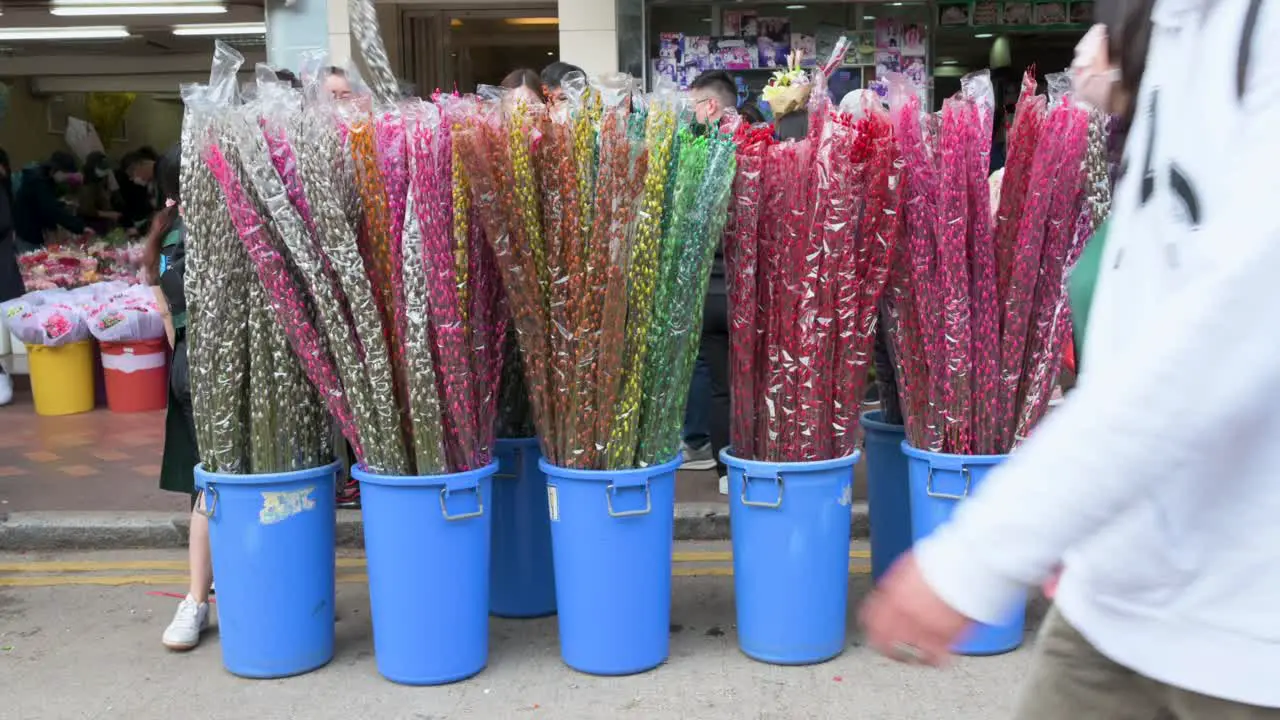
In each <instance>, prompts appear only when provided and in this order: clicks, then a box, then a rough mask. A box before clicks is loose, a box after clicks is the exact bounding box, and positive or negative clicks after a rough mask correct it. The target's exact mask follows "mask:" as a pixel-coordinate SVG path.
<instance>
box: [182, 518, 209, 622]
mask: <svg viewBox="0 0 1280 720" xmlns="http://www.w3.org/2000/svg"><path fill="white" fill-rule="evenodd" d="M187 565H189V566H190V572H191V587H190V588H188V590H187V592H188V593H190V594H191V597H193V598H195V601H196V602H198V603H206V602H209V588H210V587H211V586H212V585H213V555H212V553H210V552H209V518H207V517H205V516H204V515H202V514H200V513H199V512H197V511H192V513H191V536H190V538H188V541H187Z"/></svg>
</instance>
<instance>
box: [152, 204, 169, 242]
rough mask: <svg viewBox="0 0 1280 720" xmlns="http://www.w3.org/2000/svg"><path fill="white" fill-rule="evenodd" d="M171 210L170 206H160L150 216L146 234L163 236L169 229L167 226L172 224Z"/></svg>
mask: <svg viewBox="0 0 1280 720" xmlns="http://www.w3.org/2000/svg"><path fill="white" fill-rule="evenodd" d="M173 215H174V213H173V210H172V209H171V208H161V209H160V210H157V211H156V213H155V214H154V215H152V216H151V225H150V227H149V228H148V230H147V234H148V235H149V236H152V237H163V236H164V234H165V233H166V232H168V231H169V226H170V225H171V224H173Z"/></svg>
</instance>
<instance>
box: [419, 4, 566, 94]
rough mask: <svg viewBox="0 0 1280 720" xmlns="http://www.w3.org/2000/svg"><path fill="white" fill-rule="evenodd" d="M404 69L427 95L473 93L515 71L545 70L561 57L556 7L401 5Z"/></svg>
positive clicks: (552, 5) (420, 90) (550, 5)
mask: <svg viewBox="0 0 1280 720" xmlns="http://www.w3.org/2000/svg"><path fill="white" fill-rule="evenodd" d="M402 8H403V9H402V11H401V15H400V36H401V37H400V40H401V47H402V48H403V52H402V58H401V62H402V66H403V72H404V75H405V77H406V78H408V79H409V81H410V82H411V83H413V84H414V85H415V86H416V87H417V88H418V90H419V92H420V93H421V94H423V95H426V94H428V93H430V92H431V91H432V90H434V89H436V88H440V89H443V90H446V91H452V90H457V91H459V92H473V91H475V89H476V87H477V86H478V85H496V84H498V83H499V82H500V81H501V80H502V78H503V77H504V76H506V74H507V73H508V72H510V71H511V70H514V69H516V68H531V69H533V70H541V69H542V68H543V67H545V66H546V65H547V64H549V63H551V62H552V61H554V60H556V59H557V57H558V55H559V47H560V40H559V32H558V31H559V19H558V17H557V8H556V5H555V3H554V2H551V3H547V4H546V5H529V4H525V5H522V6H521V7H519V8H518V9H504V8H488V7H458V8H451V9H434V8H420V7H415V6H408V5H406V6H402Z"/></svg>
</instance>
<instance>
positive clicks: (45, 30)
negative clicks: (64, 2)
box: [0, 25, 129, 40]
mask: <svg viewBox="0 0 1280 720" xmlns="http://www.w3.org/2000/svg"><path fill="white" fill-rule="evenodd" d="M127 37H129V30H128V29H127V28H125V27H124V26H123V25H95V26H81V27H27V28H0V40H113V39H119V38H127Z"/></svg>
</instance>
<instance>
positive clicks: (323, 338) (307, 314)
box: [208, 111, 369, 460]
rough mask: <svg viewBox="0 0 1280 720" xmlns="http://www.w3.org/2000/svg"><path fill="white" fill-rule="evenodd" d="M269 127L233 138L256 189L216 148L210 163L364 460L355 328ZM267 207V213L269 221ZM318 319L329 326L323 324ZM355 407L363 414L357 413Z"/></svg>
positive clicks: (282, 322) (248, 246)
mask: <svg viewBox="0 0 1280 720" xmlns="http://www.w3.org/2000/svg"><path fill="white" fill-rule="evenodd" d="M250 112H253V111H250ZM259 117H260V116H259ZM262 124H263V123H261V121H260V120H259V119H258V117H253V116H252V115H251V116H249V117H245V118H244V119H243V120H242V121H241V122H239V123H236V124H235V126H234V127H233V128H231V132H230V133H229V136H230V139H231V140H232V141H233V142H234V143H235V144H236V146H237V147H238V148H239V151H240V154H241V157H242V158H244V161H243V167H244V176H245V178H246V179H247V180H248V183H249V184H248V186H245V185H243V184H242V183H241V182H240V181H238V179H237V178H235V177H234V176H232V175H231V174H230V173H228V172H226V171H225V170H222V169H221V166H222V164H224V163H225V159H224V158H222V157H221V154H220V153H219V152H218V151H217V149H216V148H214V149H211V155H210V157H209V159H208V162H209V163H210V167H211V168H213V169H214V171H215V176H217V177H218V181H219V184H220V185H221V186H222V189H223V194H224V195H225V196H226V198H227V202H228V206H229V207H230V208H231V210H232V218H233V221H234V222H235V224H236V228H237V230H238V231H239V233H240V239H241V242H242V243H243V244H244V248H245V252H246V253H247V254H248V256H249V258H250V260H251V261H252V263H253V266H254V269H255V270H256V272H257V276H258V279H259V281H260V283H261V285H262V286H263V288H264V289H265V295H264V297H265V299H267V300H268V301H269V302H270V305H271V308H272V309H273V310H274V313H275V320H276V322H277V323H278V324H279V326H280V328H281V329H283V330H284V334H285V335H286V336H287V337H288V341H289V344H290V345H291V346H292V348H293V350H294V352H295V353H296V354H297V356H298V358H300V359H301V361H302V365H303V367H304V368H305V372H306V376H307V377H308V378H309V379H310V381H311V383H312V384H313V385H314V386H315V387H316V388H317V389H318V390H319V391H320V393H321V394H322V395H323V396H324V397H325V399H326V403H327V405H328V407H329V411H330V412H331V413H332V414H333V417H334V418H335V419H336V420H337V422H338V426H339V428H341V430H342V434H343V435H344V436H345V437H346V438H347V439H348V440H349V441H350V442H351V444H352V447H353V449H354V450H355V451H356V455H357V457H358V458H360V459H361V460H363V459H364V458H365V448H364V443H363V442H362V434H361V433H360V431H359V427H358V425H357V423H356V421H355V415H354V414H353V413H354V412H360V413H361V414H364V413H365V412H367V408H366V403H368V402H369V400H368V394H367V390H365V387H364V385H363V384H362V383H363V381H364V378H363V376H362V374H361V373H360V362H359V358H358V357H357V356H356V353H355V347H354V345H353V344H352V342H351V333H350V329H349V328H350V326H349V325H348V323H347V318H346V316H345V315H344V314H343V312H342V310H343V307H344V304H343V303H341V302H339V301H338V299H337V297H336V294H335V292H334V285H333V284H332V280H331V279H330V277H329V275H328V273H327V272H326V264H325V262H324V261H323V259H322V256H321V254H320V253H319V252H317V249H316V246H315V242H314V240H313V239H312V238H313V235H312V234H311V233H310V232H309V230H308V228H307V225H306V222H305V221H304V220H303V218H302V216H301V215H300V214H299V212H298V211H297V208H296V206H295V204H294V203H293V201H292V200H291V199H290V197H289V193H288V190H287V188H286V186H285V185H284V184H283V182H282V179H281V176H280V175H279V174H278V173H277V171H276V169H275V164H274V162H273V161H274V154H273V153H272V152H270V150H269V149H268V147H269V146H268V142H267V140H266V138H265V137H264V134H263V132H262V131H261V129H260V128H261V125H262ZM283 142H284V143H285V144H284V145H281V146H280V147H284V146H287V143H288V141H287V139H286V140H284V141H283ZM290 154H291V153H290ZM259 207H262V208H265V211H266V216H265V217H264V216H262V215H261V214H260V213H259V210H258V208H259ZM268 221H270V225H269V226H268V224H267V223H268ZM286 253H287V254H286ZM299 278H301V284H299V282H298V279H299ZM313 298H314V301H313ZM317 317H319V318H320V319H321V320H322V321H321V322H319V323H317V322H316V319H317ZM317 325H318V326H319V329H318V328H317ZM322 331H323V335H322ZM347 388H350V390H349V391H348V390H347ZM353 404H354V405H355V406H356V407H358V408H359V410H353V407H352V405H353Z"/></svg>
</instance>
